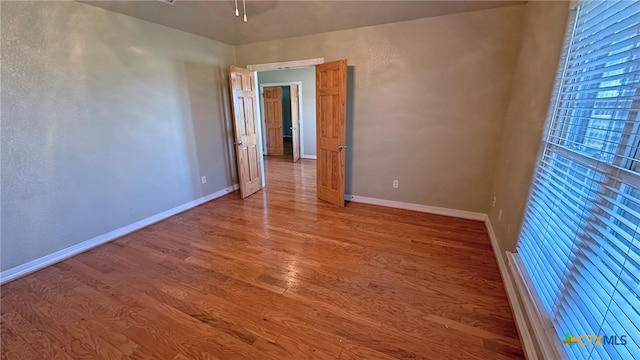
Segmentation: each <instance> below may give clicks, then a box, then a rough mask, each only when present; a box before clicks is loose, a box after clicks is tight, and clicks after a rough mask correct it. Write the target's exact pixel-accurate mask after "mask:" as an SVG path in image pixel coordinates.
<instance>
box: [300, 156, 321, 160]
mask: <svg viewBox="0 0 640 360" xmlns="http://www.w3.org/2000/svg"><path fill="white" fill-rule="evenodd" d="M300 157H301V158H303V159H313V160H316V158H317V156H316V155H302V156H300Z"/></svg>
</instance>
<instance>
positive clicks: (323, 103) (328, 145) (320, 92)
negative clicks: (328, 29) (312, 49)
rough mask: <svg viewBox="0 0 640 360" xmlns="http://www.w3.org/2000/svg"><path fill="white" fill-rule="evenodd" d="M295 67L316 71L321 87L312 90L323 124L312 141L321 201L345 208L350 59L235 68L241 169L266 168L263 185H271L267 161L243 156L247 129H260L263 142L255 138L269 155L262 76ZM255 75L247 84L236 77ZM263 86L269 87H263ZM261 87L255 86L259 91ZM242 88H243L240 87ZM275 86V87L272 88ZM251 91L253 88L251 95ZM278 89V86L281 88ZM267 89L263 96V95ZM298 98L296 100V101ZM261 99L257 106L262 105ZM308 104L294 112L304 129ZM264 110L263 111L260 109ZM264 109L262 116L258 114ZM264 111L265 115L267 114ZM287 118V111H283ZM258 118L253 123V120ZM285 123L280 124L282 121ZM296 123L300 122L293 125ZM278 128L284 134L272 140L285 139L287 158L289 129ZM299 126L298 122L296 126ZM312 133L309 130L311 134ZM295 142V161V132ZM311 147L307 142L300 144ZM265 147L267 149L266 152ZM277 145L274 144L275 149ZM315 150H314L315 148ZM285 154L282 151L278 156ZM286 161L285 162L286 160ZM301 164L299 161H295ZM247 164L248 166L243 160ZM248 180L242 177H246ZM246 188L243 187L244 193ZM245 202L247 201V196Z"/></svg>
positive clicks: (234, 101) (319, 123)
mask: <svg viewBox="0 0 640 360" xmlns="http://www.w3.org/2000/svg"><path fill="white" fill-rule="evenodd" d="M292 67H295V68H298V67H303V68H304V67H306V68H309V67H311V68H312V69H313V70H312V74H313V75H312V79H313V82H314V83H315V86H314V87H312V89H313V90H314V99H313V103H314V108H315V107H316V106H315V105H316V104H317V109H315V110H316V113H317V119H316V118H315V116H314V119H313V120H317V124H315V125H316V126H314V127H311V129H317V134H315V136H314V137H311V138H310V140H312V141H313V150H312V151H313V152H317V155H316V154H314V155H313V159H314V160H315V159H316V157H317V159H318V162H317V164H316V162H315V161H314V162H313V163H314V168H315V169H316V171H315V173H316V174H315V175H316V176H315V177H316V180H317V189H314V190H316V191H314V192H316V193H317V198H318V199H320V200H324V201H326V202H329V203H332V204H334V205H337V206H340V207H344V205H345V203H344V200H345V198H344V190H345V159H346V157H345V152H346V149H347V146H346V116H347V110H346V103H347V99H346V98H347V60H344V59H343V60H336V61H332V62H324V59H322V58H319V59H309V60H299V61H290V62H285V63H270V64H259V65H248V66H247V69H246V70H241V69H239V68H234V67H233V66H232V67H231V68H230V85H231V90H232V110H233V117H234V132H235V140H236V142H235V144H236V146H237V147H238V149H237V152H236V155H237V157H238V159H237V162H238V169H239V171H240V170H242V169H244V167H245V165H247V164H245V163H248V164H249V165H252V166H254V167H256V168H260V169H261V173H262V176H260V178H261V181H262V186H263V187H264V186H266V183H265V176H264V174H265V160H266V159H263V156H260V157H254V158H253V159H248V160H247V159H245V158H243V157H242V156H240V155H242V151H243V150H244V149H245V147H246V146H245V143H244V137H245V135H246V134H245V131H244V130H245V129H246V128H251V129H253V128H254V127H256V126H257V134H256V135H258V136H257V137H255V138H256V139H255V140H257V141H258V143H260V145H259V146H258V147H257V148H258V149H260V154H261V155H262V154H264V153H266V154H265V155H268V150H267V149H266V145H267V141H265V138H264V137H265V136H267V134H266V132H267V131H263V130H262V129H263V128H267V126H266V125H267V124H266V123H265V122H264V121H265V112H264V109H265V100H264V96H263V95H264V90H263V89H264V86H261V85H264V83H265V81H264V79H262V81H259V77H260V75H261V74H260V72H261V71H271V72H272V71H274V70H283V69H287V70H290V69H291V68H292ZM246 71H248V72H253V73H252V75H250V76H247V79H246V80H247V81H245V79H244V78H243V81H242V82H239V81H238V80H237V79H236V78H234V76H237V75H239V74H240V73H244V72H246ZM260 82H262V83H263V84H260ZM254 84H255V86H254ZM290 84H291V85H290V86H291V88H292V89H294V88H295V87H294V85H293V83H291V82H290ZM240 85H242V86H240ZM272 85H273V84H272ZM275 85H280V88H278V89H277V90H275V91H278V92H280V95H281V93H282V89H281V87H282V85H285V86H286V84H275ZM245 88H247V89H246V90H245ZM248 88H252V89H253V90H249V89H248ZM276 88H277V87H276ZM302 89H304V87H303V86H301V87H300V98H301V99H302V96H301V94H302ZM261 90H262V91H261ZM249 93H253V94H255V95H250V94H249ZM245 97H246V98H253V99H249V100H251V101H248V102H247V101H244V98H245ZM292 98H293V99H295V98H296V97H295V96H293V97H292ZM256 100H257V101H256ZM303 103H304V101H303V100H300V101H299V105H300V111H299V112H298V111H292V113H294V114H300V118H301V120H302V121H301V122H300V124H301V125H300V127H301V128H302V127H304V125H302V124H304V119H305V118H307V117H306V116H304V115H302V114H303V111H302V106H303ZM278 104H280V105H281V100H280V101H278V102H277V103H274V104H273V106H272V108H273V109H272V110H269V111H274V112H277V111H278V110H277V109H278V106H277V105H278ZM256 108H258V109H256ZM254 110H258V111H254ZM261 110H262V111H261ZM280 113H281V110H280ZM252 119H253V120H252ZM278 120H280V119H278ZM292 121H295V120H292ZM273 123H274V124H273V125H274V126H276V125H277V128H279V129H280V131H275V132H274V133H272V134H270V137H271V138H272V139H273V140H274V143H271V142H270V143H271V144H275V141H277V143H278V145H274V146H276V147H277V146H279V143H280V139H282V146H281V147H280V148H281V150H282V154H283V155H284V136H283V133H282V128H283V127H284V124H282V122H281V121H273ZM293 124H295V123H293ZM307 131H308V130H307ZM293 138H294V140H293V142H292V147H293V149H294V157H295V149H296V144H295V133H294V136H293ZM302 142H305V143H306V141H304V138H303V140H302V141H300V143H302ZM263 146H264V147H263ZM270 146H271V145H270ZM309 148H310V147H309ZM304 151H305V146H302V147H301V152H302V153H303V154H304ZM275 152H276V153H277V152H280V151H279V150H277V151H275ZM281 159H282V158H281ZM294 159H295V158H294ZM243 160H245V161H243ZM289 164H293V165H295V163H291V162H289ZM241 178H242V176H241ZM243 185H244V184H243V183H242V182H241V183H240V188H241V190H242V188H243ZM243 197H244V196H243Z"/></svg>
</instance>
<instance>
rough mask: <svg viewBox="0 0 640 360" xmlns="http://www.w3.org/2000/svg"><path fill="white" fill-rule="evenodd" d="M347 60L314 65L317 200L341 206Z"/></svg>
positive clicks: (344, 148) (342, 201) (344, 147)
mask: <svg viewBox="0 0 640 360" xmlns="http://www.w3.org/2000/svg"><path fill="white" fill-rule="evenodd" d="M346 102H347V60H338V61H334V62H330V63H325V64H321V65H316V128H317V134H316V137H317V151H318V153H317V159H318V160H317V165H316V166H317V178H318V198H319V199H321V200H324V201H327V202H330V203H332V204H335V205H338V206H340V207H343V206H344V168H345V151H346V145H345V138H346V117H347V108H346Z"/></svg>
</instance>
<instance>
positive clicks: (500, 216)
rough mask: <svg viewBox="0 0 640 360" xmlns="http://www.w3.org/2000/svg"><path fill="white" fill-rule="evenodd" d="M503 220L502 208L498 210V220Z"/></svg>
mask: <svg viewBox="0 0 640 360" xmlns="http://www.w3.org/2000/svg"><path fill="white" fill-rule="evenodd" d="M500 220H502V209H500V211H498V221H500Z"/></svg>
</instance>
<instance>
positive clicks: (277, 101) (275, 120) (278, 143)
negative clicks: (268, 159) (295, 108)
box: [264, 86, 284, 156]
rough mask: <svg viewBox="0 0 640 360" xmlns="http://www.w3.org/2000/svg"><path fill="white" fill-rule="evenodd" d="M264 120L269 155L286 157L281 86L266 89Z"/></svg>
mask: <svg viewBox="0 0 640 360" xmlns="http://www.w3.org/2000/svg"><path fill="white" fill-rule="evenodd" d="M264 118H265V120H264V121H265V123H266V126H265V128H266V133H267V155H279V156H283V155H284V140H283V136H282V135H283V134H282V91H281V89H280V86H274V87H266V88H264Z"/></svg>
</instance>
